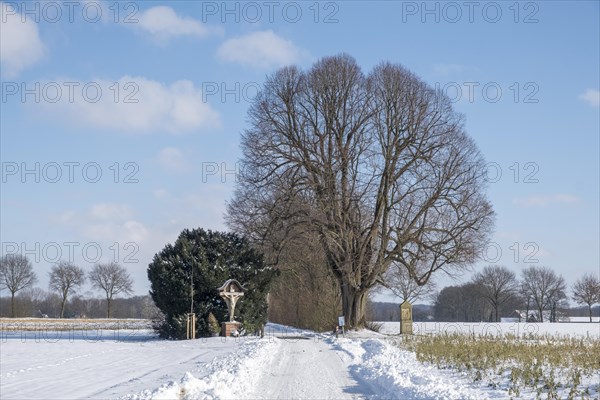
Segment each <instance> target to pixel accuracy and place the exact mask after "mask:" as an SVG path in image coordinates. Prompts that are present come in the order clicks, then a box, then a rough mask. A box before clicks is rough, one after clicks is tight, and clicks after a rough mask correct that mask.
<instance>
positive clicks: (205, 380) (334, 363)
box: [0, 323, 599, 400]
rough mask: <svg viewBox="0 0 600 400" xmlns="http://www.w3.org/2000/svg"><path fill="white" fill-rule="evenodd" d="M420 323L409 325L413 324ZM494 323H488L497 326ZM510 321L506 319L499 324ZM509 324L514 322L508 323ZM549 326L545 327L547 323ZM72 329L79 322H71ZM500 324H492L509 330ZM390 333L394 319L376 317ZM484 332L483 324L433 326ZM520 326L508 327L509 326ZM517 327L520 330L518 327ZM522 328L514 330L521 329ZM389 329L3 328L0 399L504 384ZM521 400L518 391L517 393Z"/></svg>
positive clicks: (485, 391)
mask: <svg viewBox="0 0 600 400" xmlns="http://www.w3.org/2000/svg"><path fill="white" fill-rule="evenodd" d="M418 324H419V323H415V326H418ZM496 325H497V324H496ZM508 325H510V326H514V325H515V324H508ZM517 325H518V324H517ZM521 325H527V326H529V325H539V326H538V328H539V329H538V331H537V332H538V333H539V332H550V331H552V332H557V330H558V333H560V334H572V335H591V334H593V333H596V334H599V330H598V329H596V330H595V331H594V328H598V326H597V325H598V324H581V323H576V324H521ZM546 325H549V326H546ZM77 326H78V327H79V326H80V325H77ZM510 326H508V327H507V326H505V325H500V326H498V328H499V329H500V331H502V332H504V331H510V329H511V328H510ZM383 328H384V331H390V332H391V333H396V332H397V329H398V323H384V325H383ZM458 328H460V329H462V330H464V331H465V332H473V331H477V332H479V333H485V332H487V333H492V332H491V328H489V327H487V328H486V327H485V324H466V325H465V324H454V327H453V328H450V325H444V326H442V325H436V324H435V323H426V324H425V325H423V326H421V327H419V328H418V329H421V330H422V331H425V330H427V331H429V332H443V331H444V330H446V331H448V330H449V329H458ZM517 328H518V329H521V326H520V325H519V326H517V327H515V328H514V329H517ZM524 328H526V327H524ZM527 329H529V328H526V329H523V330H524V331H526V330H527ZM394 338H397V337H396V336H392V337H390V336H389V335H385V334H382V333H375V332H372V331H367V330H362V331H353V332H349V333H348V334H346V335H345V336H341V335H340V336H339V337H338V338H336V337H335V336H333V335H331V334H317V333H314V332H310V331H304V330H300V329H294V328H288V327H285V326H281V325H277V324H269V325H268V326H267V329H266V336H265V338H263V339H259V338H256V337H245V338H227V339H225V338H220V337H213V338H203V339H197V340H186V341H165V340H159V339H158V338H157V337H156V336H155V335H154V333H153V332H152V331H151V330H147V329H135V330H123V329H121V330H110V329H102V328H98V329H96V330H92V331H79V330H74V329H71V330H63V331H28V332H26V331H19V330H3V331H2V338H1V339H2V340H1V341H0V397H1V398H2V399H14V398H18V399H23V398H27V399H41V398H44V399H76V398H91V399H100V398H102V399H106V398H109V399H125V400H145V399H260V398H263V399H276V398H302V399H317V398H319V399H322V398H331V399H365V398H369V399H389V398H395V399H406V400H411V399H486V398H491V399H494V398H507V397H508V396H507V395H506V392H505V391H501V390H495V389H492V388H490V387H487V386H481V385H477V384H474V383H472V382H470V381H469V380H468V379H467V378H466V377H464V376H461V375H460V374H458V373H456V372H453V371H452V370H439V369H437V368H435V367H433V366H428V365H426V364H423V363H421V362H419V361H418V360H417V359H416V356H415V354H414V353H412V352H409V351H406V350H403V349H402V348H400V347H398V346H396V345H394V343H393V342H394V341H395V340H397V339H394ZM522 398H527V397H522Z"/></svg>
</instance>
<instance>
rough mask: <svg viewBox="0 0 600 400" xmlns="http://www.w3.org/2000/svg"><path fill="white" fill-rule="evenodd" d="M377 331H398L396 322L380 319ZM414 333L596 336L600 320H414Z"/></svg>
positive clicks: (398, 325)
mask: <svg viewBox="0 0 600 400" xmlns="http://www.w3.org/2000/svg"><path fill="white" fill-rule="evenodd" d="M380 332H381V333H385V334H398V333H399V332H400V322H382V327H381V330H380ZM413 332H414V333H415V334H434V335H435V334H444V333H448V334H452V333H459V334H466V335H471V334H475V335H494V336H504V335H506V334H513V335H518V336H522V335H529V334H533V335H535V336H543V335H551V336H554V335H561V336H573V337H588V336H589V337H593V338H600V323H598V322H595V323H589V322H588V323H579V322H578V323H570V322H566V323H565V322H562V323H549V322H544V323H518V322H414V323H413Z"/></svg>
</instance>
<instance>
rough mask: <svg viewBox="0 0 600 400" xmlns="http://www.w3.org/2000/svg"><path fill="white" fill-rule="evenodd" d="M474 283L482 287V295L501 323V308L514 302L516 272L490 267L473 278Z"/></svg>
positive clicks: (516, 283) (501, 267)
mask: <svg viewBox="0 0 600 400" xmlns="http://www.w3.org/2000/svg"><path fill="white" fill-rule="evenodd" d="M473 283H475V284H476V285H478V286H480V287H481V294H482V296H483V297H484V298H485V299H486V300H487V302H488V303H489V304H490V306H491V307H492V309H493V310H494V319H495V321H496V322H499V321H500V319H499V314H498V311H499V309H500V307H502V306H503V305H505V304H507V303H508V302H510V301H511V300H514V298H515V296H516V293H517V289H518V281H517V277H516V275H515V273H514V272H512V271H511V270H509V269H508V268H506V267H505V266H502V265H488V266H486V267H485V268H483V270H481V271H479V272H477V273H476V274H475V276H473Z"/></svg>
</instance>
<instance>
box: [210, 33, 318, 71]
mask: <svg viewBox="0 0 600 400" xmlns="http://www.w3.org/2000/svg"><path fill="white" fill-rule="evenodd" d="M307 55H308V53H307V52H306V51H305V50H302V49H300V48H298V47H296V46H295V45H294V44H293V43H292V42H291V41H289V40H286V39H283V38H282V37H280V36H277V35H276V34H275V33H273V31H271V30H268V31H259V32H253V33H250V34H247V35H245V36H240V37H236V38H232V39H229V40H227V41H225V43H223V44H222V45H221V47H219V50H218V51H217V56H218V57H219V58H220V59H221V60H224V61H230V62H237V63H240V64H242V65H247V66H251V67H256V68H269V67H273V66H275V67H281V66H284V65H288V64H294V63H297V62H299V61H301V60H302V59H304V58H306V57H307Z"/></svg>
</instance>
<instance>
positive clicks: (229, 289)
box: [218, 279, 246, 296]
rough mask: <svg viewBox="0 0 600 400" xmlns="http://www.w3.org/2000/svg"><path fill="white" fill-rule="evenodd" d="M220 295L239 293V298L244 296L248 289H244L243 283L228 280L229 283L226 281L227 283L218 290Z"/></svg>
mask: <svg viewBox="0 0 600 400" xmlns="http://www.w3.org/2000/svg"><path fill="white" fill-rule="evenodd" d="M218 290H219V293H223V294H225V293H239V296H243V295H244V292H245V291H246V288H244V287H243V286H242V284H241V283H239V282H238V281H237V280H235V279H228V280H227V281H225V283H224V284H223V285H221V287H220V288H219V289H218Z"/></svg>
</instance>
